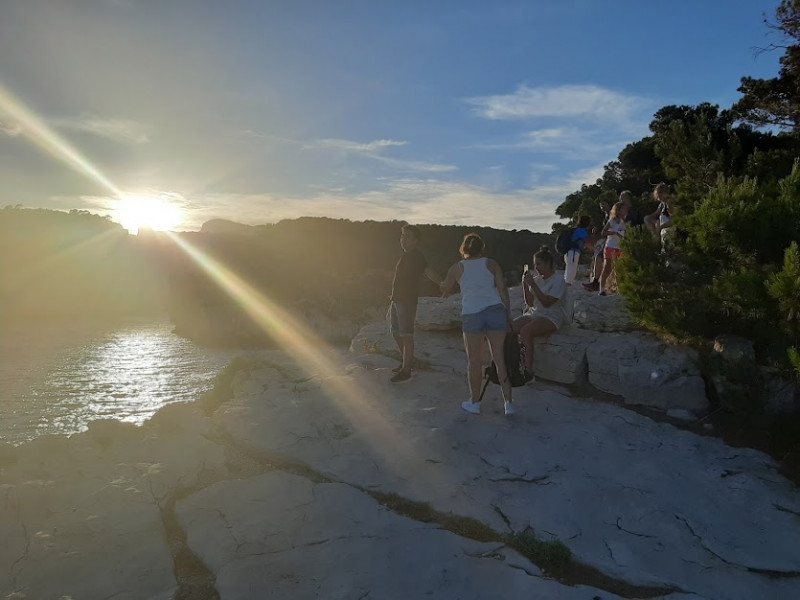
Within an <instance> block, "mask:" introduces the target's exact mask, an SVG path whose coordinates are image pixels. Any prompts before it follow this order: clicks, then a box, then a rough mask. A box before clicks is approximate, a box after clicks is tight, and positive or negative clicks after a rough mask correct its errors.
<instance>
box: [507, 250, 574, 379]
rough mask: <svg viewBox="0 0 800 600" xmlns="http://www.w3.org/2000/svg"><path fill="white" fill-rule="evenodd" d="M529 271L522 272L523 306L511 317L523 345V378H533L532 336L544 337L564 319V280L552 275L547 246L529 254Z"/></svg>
mask: <svg viewBox="0 0 800 600" xmlns="http://www.w3.org/2000/svg"><path fill="white" fill-rule="evenodd" d="M533 268H534V270H535V271H536V275H534V274H533V272H532V271H525V273H524V274H523V275H522V291H523V293H524V294H525V310H524V311H523V313H522V316H521V317H517V318H516V319H514V324H513V328H514V332H515V333H517V334H519V336H520V338H522V343H523V344H524V346H525V379H526V380H527V381H531V380H532V379H533V342H534V338H537V337H545V336H548V335H550V334H551V333H553V332H555V331H557V330H558V329H560V328H561V326H562V325H564V323H565V322H566V321H567V313H566V306H565V305H566V297H567V283H566V281H564V278H563V277H559V276H558V275H556V270H555V260H554V257H553V254H552V253H551V252H550V248H548V247H547V246H542V247H541V248H540V249H539V251H538V252H536V254H534V255H533Z"/></svg>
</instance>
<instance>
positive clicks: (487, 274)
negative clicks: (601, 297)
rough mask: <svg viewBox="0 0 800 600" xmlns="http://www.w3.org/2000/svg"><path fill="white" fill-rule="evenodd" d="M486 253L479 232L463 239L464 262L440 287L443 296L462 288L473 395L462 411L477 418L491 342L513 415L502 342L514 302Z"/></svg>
mask: <svg viewBox="0 0 800 600" xmlns="http://www.w3.org/2000/svg"><path fill="white" fill-rule="evenodd" d="M483 251H484V243H483V240H482V239H481V237H480V236H479V235H478V234H477V233H469V234H467V235H466V236H464V241H463V242H462V244H461V248H459V252H460V254H461V256H462V258H463V260H461V261H460V262H457V263H456V264H454V265H453V266H452V267H450V270H449V271H448V272H447V275H446V276H445V278H444V281H443V282H442V286H441V289H442V295H443V296H446V295H447V293H448V292H449V291H450V290H451V289H452V288H453V286H455V284H456V283H458V284H459V285H460V286H461V305H462V308H461V321H462V330H463V333H464V347H465V349H466V351H467V367H468V368H467V373H468V375H467V380H468V382H469V392H470V399H469V400H467V401H466V402H462V403H461V408H463V409H464V410H465V411H467V412H469V413H472V414H476V415H477V414H480V412H481V404H480V400H479V398H480V391H481V380H482V379H483V372H482V371H483V348H484V343H485V342H486V341H488V342H489V350H490V351H491V353H492V359H493V360H494V364H495V366H496V367H497V376H498V378H499V379H500V387H501V389H502V391H503V400H504V401H505V402H504V408H505V414H506V415H513V414H514V405H513V404H512V400H511V382H510V381H509V379H508V372H507V371H506V361H505V357H504V356H503V342H504V341H505V338H506V334H507V333H508V332H509V331H510V330H511V300H510V299H509V296H508V288H507V287H506V284H505V281H504V280H503V271H502V269H501V268H500V265H499V264H497V262H496V261H494V260H492V259H491V258H486V257H485V256H484V255H483ZM561 282H562V283H563V282H564V280H563V279H562V280H561Z"/></svg>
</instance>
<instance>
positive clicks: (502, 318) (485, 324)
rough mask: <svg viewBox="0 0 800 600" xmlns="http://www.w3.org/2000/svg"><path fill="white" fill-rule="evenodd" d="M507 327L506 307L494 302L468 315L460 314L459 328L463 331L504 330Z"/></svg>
mask: <svg viewBox="0 0 800 600" xmlns="http://www.w3.org/2000/svg"><path fill="white" fill-rule="evenodd" d="M507 328H508V320H507V319H506V307H505V306H504V305H502V304H495V305H493V306H489V307H487V308H484V309H483V310H482V311H480V312H476V313H472V314H469V315H461V330H462V331H463V332H464V333H485V332H487V331H505V330H506V329H507Z"/></svg>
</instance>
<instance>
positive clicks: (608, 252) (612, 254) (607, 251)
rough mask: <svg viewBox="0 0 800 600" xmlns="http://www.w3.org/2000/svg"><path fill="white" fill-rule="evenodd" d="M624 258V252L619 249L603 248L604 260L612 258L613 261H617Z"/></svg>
mask: <svg viewBox="0 0 800 600" xmlns="http://www.w3.org/2000/svg"><path fill="white" fill-rule="evenodd" d="M620 256H622V250H620V249H619V248H609V247H607V246H606V247H605V248H603V258H610V259H611V260H615V259H617V258H619V257H620Z"/></svg>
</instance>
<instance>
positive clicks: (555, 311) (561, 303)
mask: <svg viewBox="0 0 800 600" xmlns="http://www.w3.org/2000/svg"><path fill="white" fill-rule="evenodd" d="M559 275H560V274H559V273H558V272H554V273H553V274H552V275H550V277H548V278H547V279H544V278H543V277H542V276H541V275H536V276H535V277H534V278H533V281H534V282H535V283H536V285H538V286H539V289H540V290H542V292H543V293H544V294H545V296H550V297H552V298H558V302H555V303H553V304H551V305H550V306H545V305H544V304H542V302H541V301H540V300H539V298H538V297H537V296H536V294H533V306H532V307H531V306H526V307H525V310H524V311H523V314H526V315H532V316H537V317H547V318H548V319H550V320H551V321H552V322H553V323H555V325H556V327H561V326H562V325H563V324H564V321H566V319H567V315H566V312H565V308H566V307H565V299H566V297H567V282H566V281H564V276H563V275H560V276H559Z"/></svg>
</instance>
